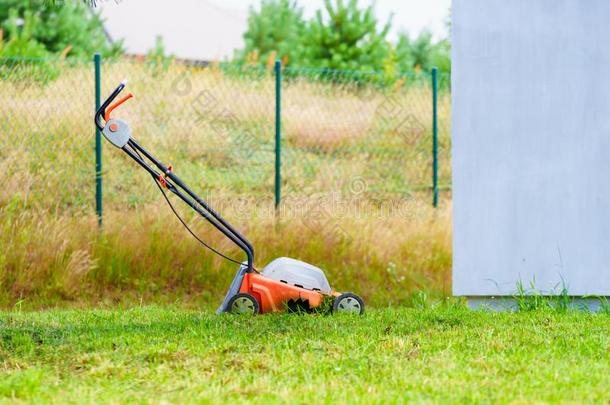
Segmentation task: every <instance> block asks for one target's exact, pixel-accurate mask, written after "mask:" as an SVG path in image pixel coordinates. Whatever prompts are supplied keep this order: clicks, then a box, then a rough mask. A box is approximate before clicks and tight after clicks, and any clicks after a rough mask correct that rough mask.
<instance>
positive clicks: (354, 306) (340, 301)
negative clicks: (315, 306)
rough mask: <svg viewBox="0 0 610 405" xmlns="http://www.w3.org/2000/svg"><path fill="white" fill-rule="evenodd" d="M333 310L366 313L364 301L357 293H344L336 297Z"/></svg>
mask: <svg viewBox="0 0 610 405" xmlns="http://www.w3.org/2000/svg"><path fill="white" fill-rule="evenodd" d="M333 312H342V313H349V314H358V315H362V314H364V301H362V298H360V297H359V296H357V295H356V294H352V293H343V294H341V295H340V296H338V297H337V298H335V302H333Z"/></svg>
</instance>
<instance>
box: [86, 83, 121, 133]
mask: <svg viewBox="0 0 610 405" xmlns="http://www.w3.org/2000/svg"><path fill="white" fill-rule="evenodd" d="M126 84H127V81H126V80H123V81H122V82H121V84H119V85H118V86H117V88H116V89H114V91H113V92H112V94H110V95H109V96H108V98H107V99H106V100H104V103H103V104H102V105H101V107H100V108H99V109H98V110H97V111H96V112H95V118H94V121H95V126H96V127H97V129H99V130H100V131H102V130H103V129H104V125H102V118H103V117H104V114H106V108H108V106H109V105H110V103H112V102H113V101H114V99H115V98H117V96H118V95H119V93H120V92H121V91H123V89H124V88H125V85H126Z"/></svg>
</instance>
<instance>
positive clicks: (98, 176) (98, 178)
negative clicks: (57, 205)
mask: <svg viewBox="0 0 610 405" xmlns="http://www.w3.org/2000/svg"><path fill="white" fill-rule="evenodd" d="M93 62H94V65H95V110H96V111H97V110H98V108H100V104H101V102H102V95H101V93H102V88H101V87H102V86H101V81H102V80H101V65H102V56H101V55H100V54H99V53H96V54H95V56H94V57H93ZM95 213H96V214H97V223H98V225H99V226H102V214H103V210H102V134H101V133H100V131H99V130H98V129H97V127H96V128H95Z"/></svg>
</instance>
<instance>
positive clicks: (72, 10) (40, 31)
mask: <svg viewBox="0 0 610 405" xmlns="http://www.w3.org/2000/svg"><path fill="white" fill-rule="evenodd" d="M26 16H28V18H31V19H35V20H36V23H35V24H34V26H33V27H32V29H31V40H32V41H35V42H38V43H40V44H42V45H43V46H44V48H45V49H46V50H47V51H48V52H50V53H52V54H63V55H64V56H76V57H87V58H88V57H91V55H93V54H94V53H95V52H101V53H102V54H103V55H104V56H115V55H118V54H120V53H122V44H121V43H120V42H119V43H115V44H112V45H110V44H109V43H108V40H107V38H106V35H105V33H104V27H103V23H102V20H101V19H100V17H99V16H98V15H97V14H95V13H93V12H92V11H91V10H90V9H89V7H88V6H87V4H86V2H79V1H64V2H57V4H55V2H52V1H32V0H2V1H1V2H0V21H1V22H0V28H1V29H2V30H3V31H4V32H6V34H7V35H6V37H7V38H6V39H7V41H10V40H11V35H13V34H12V33H13V32H15V31H14V29H12V28H11V24H13V22H12V20H15V19H17V20H19V21H25V19H26ZM19 56H25V57H28V56H30V57H33V55H29V54H23V55H19Z"/></svg>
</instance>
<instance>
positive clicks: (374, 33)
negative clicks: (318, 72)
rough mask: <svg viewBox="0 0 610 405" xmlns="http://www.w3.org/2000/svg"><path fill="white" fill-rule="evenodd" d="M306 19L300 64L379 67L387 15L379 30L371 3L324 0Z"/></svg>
mask: <svg viewBox="0 0 610 405" xmlns="http://www.w3.org/2000/svg"><path fill="white" fill-rule="evenodd" d="M324 13H325V14H323V11H322V10H318V12H317V13H316V17H315V18H314V19H313V20H312V21H310V22H309V24H308V25H307V28H306V30H305V35H304V38H303V42H304V44H305V53H304V56H303V60H302V61H303V64H304V65H306V66H311V67H319V68H326V69H337V70H382V69H383V65H384V60H386V58H387V56H388V52H389V44H388V43H387V41H386V39H385V38H386V36H387V33H388V31H389V30H390V27H391V17H390V19H389V20H388V21H387V22H386V24H385V25H384V26H383V27H382V28H381V29H380V30H379V29H378V20H377V17H376V16H375V12H374V8H373V6H370V7H368V8H366V9H364V10H362V9H360V8H359V7H358V0H350V1H349V3H348V4H347V5H345V4H344V2H343V0H336V3H335V4H334V5H333V4H332V2H331V0H325V1H324Z"/></svg>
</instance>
